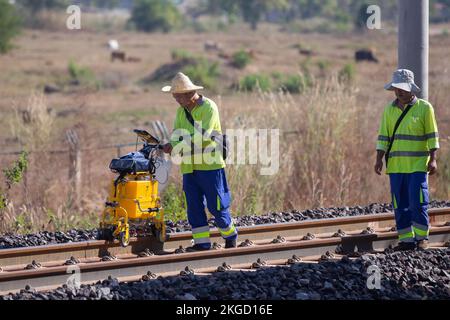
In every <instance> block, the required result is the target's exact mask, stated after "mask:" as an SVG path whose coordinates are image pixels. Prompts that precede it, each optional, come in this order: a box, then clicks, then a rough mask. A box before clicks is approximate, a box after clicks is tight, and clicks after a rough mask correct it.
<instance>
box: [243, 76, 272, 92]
mask: <svg viewBox="0 0 450 320" xmlns="http://www.w3.org/2000/svg"><path fill="white" fill-rule="evenodd" d="M256 89H260V90H261V91H270V90H271V89H272V83H271V81H270V78H269V77H268V76H266V75H261V74H251V75H247V76H245V77H244V78H242V79H241V81H239V90H244V91H253V90H256Z"/></svg>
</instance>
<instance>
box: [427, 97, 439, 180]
mask: <svg viewBox="0 0 450 320" xmlns="http://www.w3.org/2000/svg"><path fill="white" fill-rule="evenodd" d="M425 136H426V138H427V144H428V149H429V150H430V161H429V162H428V172H429V174H430V175H433V174H434V173H435V172H436V170H437V161H436V156H437V150H438V149H439V133H438V128H437V123H436V117H435V115H434V109H433V107H432V106H431V105H430V106H429V108H427V110H426V112H425Z"/></svg>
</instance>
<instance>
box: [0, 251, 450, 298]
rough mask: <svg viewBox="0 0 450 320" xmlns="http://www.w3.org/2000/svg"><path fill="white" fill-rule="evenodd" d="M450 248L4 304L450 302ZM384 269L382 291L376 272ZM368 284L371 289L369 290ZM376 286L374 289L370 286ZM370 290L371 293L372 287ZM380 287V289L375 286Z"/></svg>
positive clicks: (111, 285) (101, 286) (98, 287)
mask: <svg viewBox="0 0 450 320" xmlns="http://www.w3.org/2000/svg"><path fill="white" fill-rule="evenodd" d="M449 254H450V248H449V249H432V250H426V251H410V252H392V250H386V251H385V252H384V253H380V254H367V255H363V256H361V257H359V258H357V259H355V260H350V259H349V258H348V257H344V258H342V259H341V260H339V261H322V262H319V263H317V264H315V263H296V264H293V265H289V266H286V267H265V268H261V269H258V270H256V271H254V272H245V271H244V272H243V271H227V272H218V273H214V274H211V275H208V276H196V275H195V274H191V275H187V276H177V277H167V278H162V277H158V278H156V279H152V277H151V276H146V277H144V278H145V280H141V281H140V282H133V283H119V281H118V280H117V279H111V278H110V279H107V280H104V281H102V282H98V283H97V284H95V285H82V286H81V287H80V288H79V289H73V288H68V287H67V286H65V287H61V288H58V289H57V290H53V291H50V292H45V293H38V292H36V291H34V289H32V288H27V290H22V292H20V293H18V294H9V295H6V296H2V297H0V299H3V300H34V299H37V300H100V299H106V300H141V299H145V300H229V299H231V300H246V299H257V300H267V299H287V300H330V299H333V300H334V299H350V300H360V299H377V300H378V299H383V300H385V299H430V300H434V299H450V275H449V273H450V256H449ZM374 270H375V272H377V270H379V274H380V282H379V284H380V286H379V288H377V286H376V283H377V282H376V281H375V280H374V279H375V278H373V277H374V276H375V275H374V274H373V272H374ZM368 283H369V286H368ZM371 285H372V286H371ZM369 287H371V288H372V289H369ZM374 287H375V288H374Z"/></svg>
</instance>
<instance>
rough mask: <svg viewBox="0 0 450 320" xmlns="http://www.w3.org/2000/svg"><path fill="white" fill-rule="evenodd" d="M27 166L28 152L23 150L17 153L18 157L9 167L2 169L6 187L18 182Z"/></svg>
mask: <svg viewBox="0 0 450 320" xmlns="http://www.w3.org/2000/svg"><path fill="white" fill-rule="evenodd" d="M27 168H28V153H27V152H26V151H23V152H22V153H21V154H20V155H19V159H17V160H16V161H15V162H14V164H13V166H12V167H11V168H6V169H3V174H4V175H5V179H6V184H7V185H8V188H11V187H12V185H14V184H16V183H19V182H20V181H22V179H23V175H24V173H25V171H26V170H27Z"/></svg>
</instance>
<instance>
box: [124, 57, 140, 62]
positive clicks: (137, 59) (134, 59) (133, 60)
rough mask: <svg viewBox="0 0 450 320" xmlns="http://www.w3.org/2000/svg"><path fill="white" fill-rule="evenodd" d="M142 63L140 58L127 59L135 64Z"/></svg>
mask: <svg viewBox="0 0 450 320" xmlns="http://www.w3.org/2000/svg"><path fill="white" fill-rule="evenodd" d="M141 61H142V59H141V58H138V57H128V58H127V62H135V63H137V62H141Z"/></svg>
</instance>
